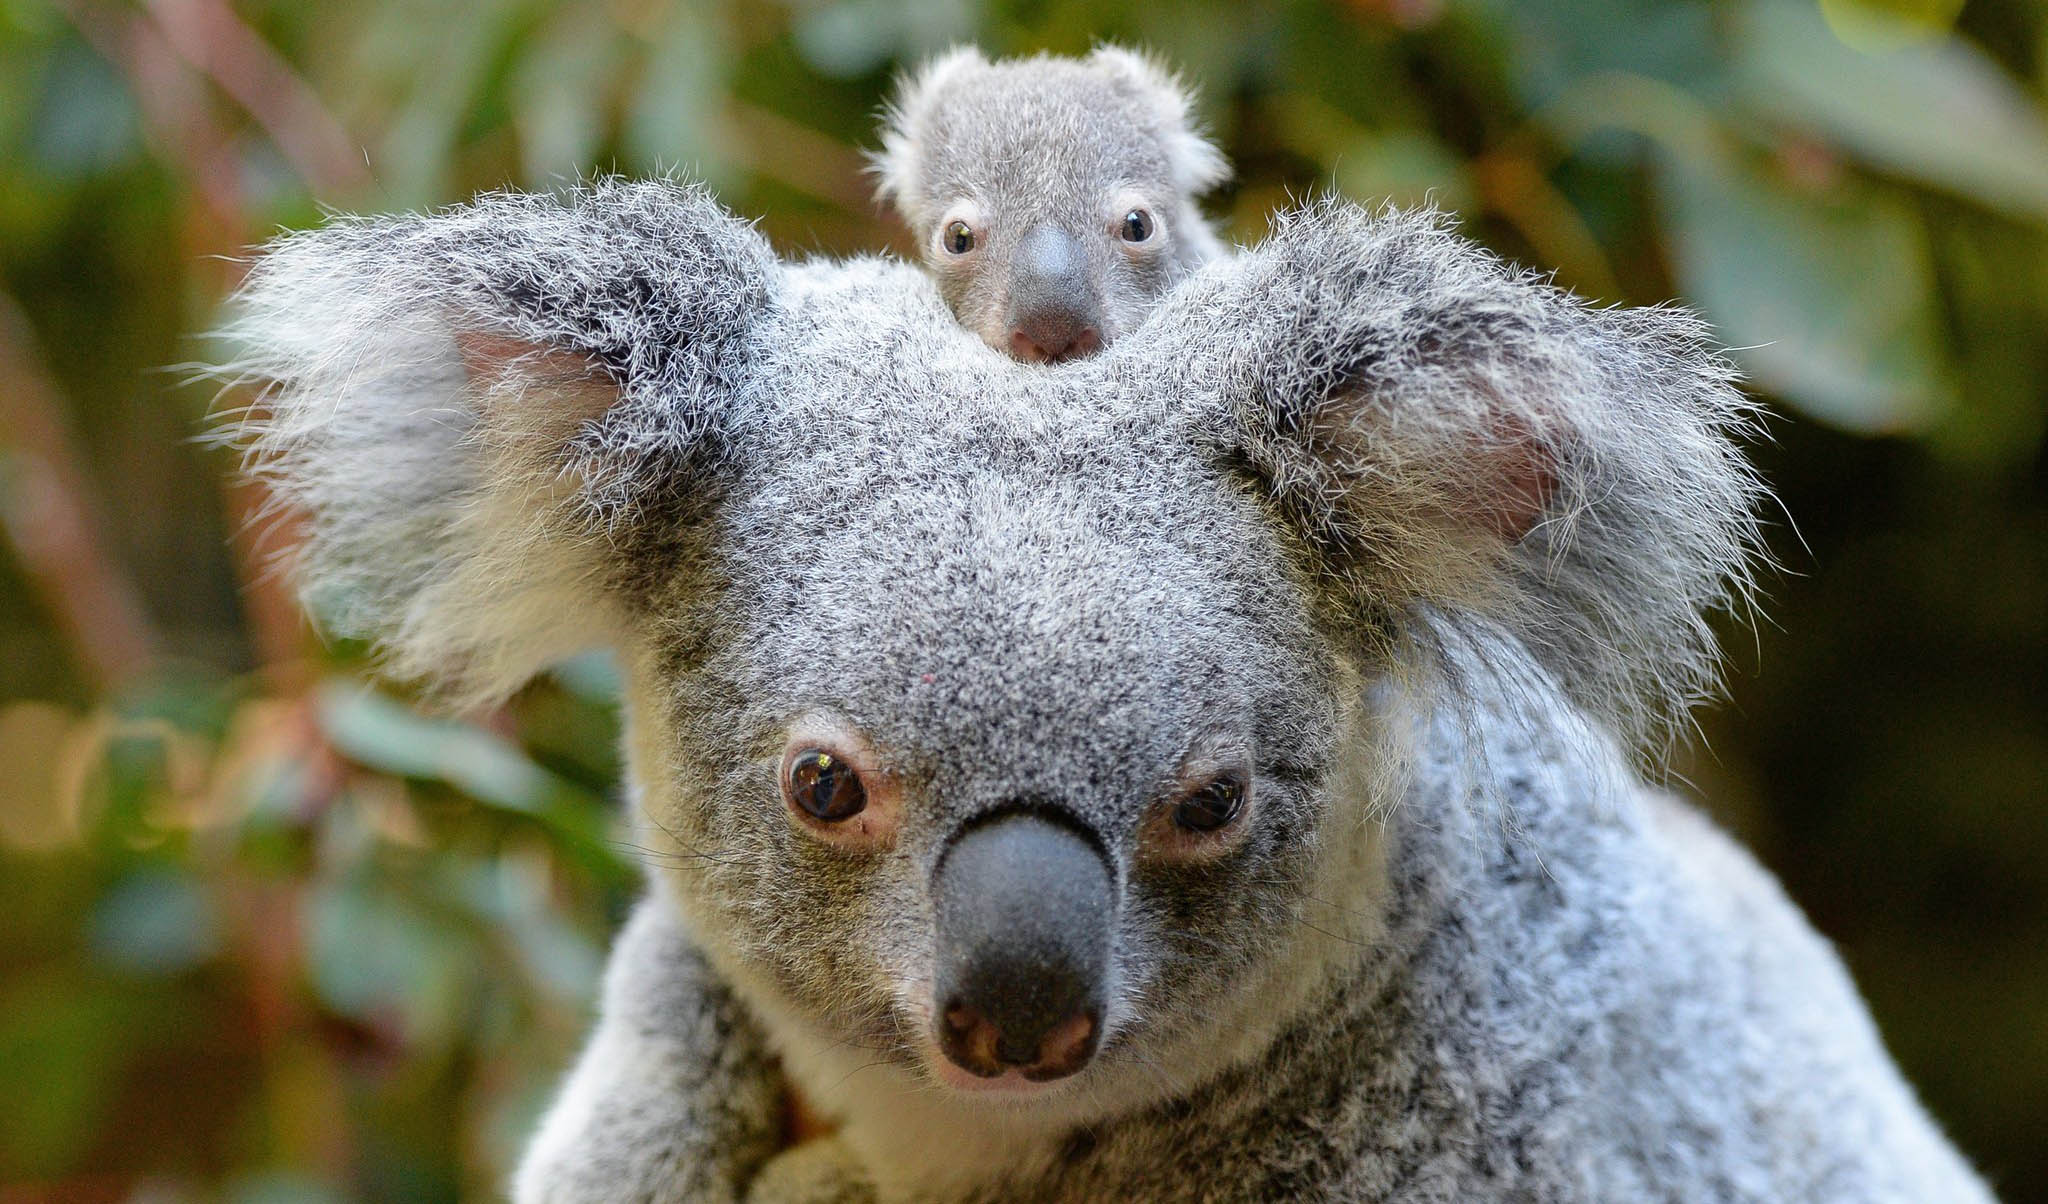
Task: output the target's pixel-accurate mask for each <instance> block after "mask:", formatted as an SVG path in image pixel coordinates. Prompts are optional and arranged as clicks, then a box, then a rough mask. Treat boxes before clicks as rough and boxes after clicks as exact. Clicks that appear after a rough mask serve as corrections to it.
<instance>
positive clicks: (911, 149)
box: [868, 46, 989, 225]
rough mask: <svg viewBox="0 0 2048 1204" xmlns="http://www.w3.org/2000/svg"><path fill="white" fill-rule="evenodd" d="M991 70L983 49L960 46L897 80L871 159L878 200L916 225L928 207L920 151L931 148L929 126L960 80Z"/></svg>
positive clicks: (869, 158) (869, 159) (885, 110)
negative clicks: (879, 146)
mask: <svg viewBox="0 0 2048 1204" xmlns="http://www.w3.org/2000/svg"><path fill="white" fill-rule="evenodd" d="M988 68H989V61H988V59H987V58H985V57H983V55H982V53H981V51H980V50H979V49H977V48H976V47H973V46H955V47H953V48H952V49H951V50H947V51H945V52H943V53H941V54H938V55H934V56H933V57H932V58H929V59H927V60H925V63H924V65H923V66H921V67H919V68H918V69H917V70H915V71H912V72H909V73H906V74H905V75H903V76H902V77H901V78H900V79H898V81H897V83H896V94H895V96H894V97H893V98H892V99H891V100H890V101H889V103H888V104H887V105H886V106H885V107H884V108H883V110H882V149H881V150H879V151H876V152H874V153H872V154H870V155H869V156H868V171H869V172H870V173H871V174H873V176H874V177H875V198H876V199H877V200H879V201H881V202H883V203H884V204H887V205H890V206H892V207H894V208H895V210H896V212H897V213H899V214H901V215H902V217H903V220H904V221H906V222H909V223H911V224H913V225H914V224H916V222H917V220H918V215H917V210H918V207H919V206H920V205H921V204H922V203H923V200H922V193H921V190H920V188H919V184H918V180H919V179H920V178H921V177H922V176H923V174H924V164H923V161H922V159H921V158H920V155H919V148H920V147H924V146H929V145H930V144H931V138H930V135H929V133H928V131H927V127H928V126H929V125H930V123H931V120H932V117H933V115H934V114H935V113H936V112H937V110H938V105H939V101H940V98H941V97H942V96H944V95H945V93H946V92H947V91H948V90H950V89H951V88H952V87H953V86H954V85H955V84H957V83H958V82H959V81H960V80H961V79H963V78H965V77H967V76H970V75H973V74H974V73H976V72H979V71H986V70H988Z"/></svg>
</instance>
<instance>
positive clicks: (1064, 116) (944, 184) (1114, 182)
mask: <svg viewBox="0 0 2048 1204" xmlns="http://www.w3.org/2000/svg"><path fill="white" fill-rule="evenodd" d="M1192 108H1193V102H1192V99H1191V97H1190V93H1189V89H1188V88H1187V86H1186V85H1185V84H1184V83H1183V82H1182V81H1181V80H1180V79H1178V78H1177V77H1176V76H1174V75H1173V73H1172V72H1170V71H1168V70H1167V69H1166V68H1164V67H1162V66H1160V65H1159V64H1158V63H1156V62H1155V61H1153V60H1152V59H1150V58H1147V57H1146V56H1144V55H1141V54H1138V53H1135V52H1133V51H1130V50H1124V49H1121V48H1118V47H1113V46H1103V47H1099V48H1098V49H1096V50H1095V51H1094V52H1092V53H1090V54H1089V55H1087V56H1086V57H1083V58H1078V59H1077V58H1066V57H1062V56H1057V55H1048V54H1040V55H1035V56H1032V57H1030V58H1018V59H1002V60H998V61H995V62H990V61H989V60H988V59H986V58H984V57H982V54H981V52H980V51H978V50H975V49H974V48H972V47H961V48H959V49H955V50H952V51H949V52H948V53H946V54H943V55H940V56H938V57H937V58H934V59H932V60H931V61H930V62H928V63H926V64H925V65H924V66H923V67H922V68H920V69H919V70H917V71H916V72H913V73H911V74H909V75H906V76H905V77H904V78H903V79H902V80H900V81H899V82H898V85H897V94H896V98H895V100H894V101H893V102H892V103H891V104H890V106H889V109H888V112H887V114H886V117H885V121H884V131H883V136H882V149H881V150H880V151H879V152H877V153H876V154H875V156H874V173H875V178H876V190H877V193H878V195H879V197H880V198H881V200H882V201H884V202H885V203H887V204H890V205H892V206H893V207H894V208H895V210H896V212H897V213H898V214H899V215H900V216H901V217H902V219H903V221H904V224H905V225H907V226H909V228H910V231H911V233H912V235H913V236H914V237H915V239H916V242H917V247H918V254H919V255H920V256H921V257H922V258H923V260H924V262H925V265H926V266H927V267H929V268H930V269H931V271H932V274H933V276H934V277H935V278H936V279H937V280H938V283H939V291H940V293H941V295H943V296H944V297H945V298H946V302H947V304H948V305H949V306H951V307H952V309H953V312H954V314H955V315H956V316H957V317H958V318H959V319H960V321H961V322H962V323H963V324H964V325H966V326H967V327H968V329H970V330H973V331H974V332H975V333H977V334H979V335H981V337H982V339H983V340H984V341H985V342H987V343H988V344H989V346H991V347H994V348H996V349H997V350H999V351H1005V352H1008V351H1011V350H1012V344H1011V334H1012V325H1011V323H1010V321H1009V320H1008V318H1009V316H1010V313H1011V301H1012V292H1011V290H1012V284H1013V275H1014V270H1015V266H1016V263H1017V258H1018V254H1019V245H1020V243H1021V242H1022V241H1023V239H1024V238H1025V236H1026V235H1027V234H1028V233H1029V232H1030V231H1032V230H1033V229H1034V228H1037V227H1040V226H1045V225H1050V226H1052V227H1054V228H1056V229H1058V230H1061V231H1065V232H1067V233H1069V234H1071V235H1073V236H1074V237H1075V238H1076V240H1077V242H1078V244H1079V246H1080V247H1081V248H1082V249H1083V250H1084V251H1085V254H1086V277H1087V281H1088V284H1089V286H1090V288H1091V289H1092V291H1093V294H1094V297H1095V299H1096V300H1097V301H1098V303H1099V305H1100V310H1101V315H1102V318H1103V324H1102V327H1101V331H1100V334H1101V342H1102V343H1103V344H1105V345H1106V344H1108V343H1109V342H1111V341H1113V340H1114V339H1116V338H1119V337H1121V336H1122V335H1123V334H1125V333H1127V332H1128V331H1129V330H1130V329H1132V328H1133V327H1134V326H1136V325H1137V323H1138V322H1139V321H1140V320H1141V319H1142V318H1143V317H1144V314H1145V312H1146V311H1147V310H1149V309H1150V308H1151V307H1152V305H1153V303H1154V302H1156V301H1157V300H1158V298H1159V297H1160V296H1161V295H1162V294H1163V293H1164V292H1165V291H1166V290H1167V289H1168V288H1170V287H1172V286H1173V285H1174V284H1175V283H1177V282H1179V281H1180V280H1181V279H1182V278H1183V277H1185V276H1186V275H1187V274H1188V273H1189V272H1190V271H1192V270H1194V269H1195V268H1196V267H1198V266H1200V265H1201V264H1202V263H1204V262H1206V261H1208V260H1210V259H1213V258H1215V257H1216V256H1217V255H1219V254H1221V253H1222V244H1221V243H1220V242H1219V241H1218V240H1217V237H1216V234H1215V232H1214V231H1213V230H1212V229H1211V228H1210V227H1209V223H1208V222H1207V221H1206V220H1205V219H1204V218H1203V216H1202V211H1201V208H1200V206H1199V204H1198V202H1199V201H1200V199H1201V198H1202V196H1203V195H1204V194H1206V193H1207V192H1208V191H1209V190H1210V189H1212V188H1214V187H1215V186H1216V185H1217V184H1219V183H1221V182H1222V181H1223V180H1224V179H1226V178H1227V177H1228V175H1229V166H1228V165H1227V164H1226V163H1225V162H1224V159H1223V156H1222V155H1221V154H1220V153H1218V152H1217V150H1216V148H1215V147H1214V146H1211V145H1210V144H1209V143H1208V141H1206V140H1205V139H1204V138H1203V137H1202V135H1201V133H1200V132H1199V130H1197V128H1196V126H1195V123H1194V119H1193V115H1192ZM1133 207H1138V208H1144V209H1146V210H1148V211H1149V212H1151V213H1153V214H1154V215H1156V217H1157V219H1158V229H1157V232H1156V233H1155V234H1154V236H1153V237H1152V238H1151V239H1150V240H1149V241H1148V242H1146V243H1145V244H1143V245H1141V246H1133V245H1131V244H1128V243H1126V242H1124V241H1122V240H1121V239H1120V237H1119V235H1118V233H1117V230H1118V227H1119V224H1120V223H1121V222H1122V220H1123V217H1124V215H1125V213H1126V212H1128V211H1129V210H1130V209H1132V208H1133ZM961 216H965V217H967V218H969V219H970V224H972V225H974V226H975V227H976V229H977V231H978V232H979V243H978V245H977V246H976V247H975V249H974V251H973V252H971V253H970V254H968V255H964V256H955V255H952V254H949V253H948V252H947V251H946V250H945V249H944V247H943V245H942V241H941V240H942V235H943V233H944V231H945V228H946V227H947V225H948V224H950V223H951V222H952V221H953V220H954V219H955V218H956V217H961Z"/></svg>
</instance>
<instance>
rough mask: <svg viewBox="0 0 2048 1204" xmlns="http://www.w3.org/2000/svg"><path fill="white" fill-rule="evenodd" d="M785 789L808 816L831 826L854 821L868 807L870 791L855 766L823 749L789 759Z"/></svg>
mask: <svg viewBox="0 0 2048 1204" xmlns="http://www.w3.org/2000/svg"><path fill="white" fill-rule="evenodd" d="M784 789H786V790H788V791H789V797H790V798H791V799H792V800H793V801H794V802H795V803H796V805H797V806H799V807H802V808H803V809H804V813H805V814H807V815H809V816H810V817H811V818H813V819H817V820H822V821H824V822H825V823H828V824H832V823H838V822H839V821H840V820H843V819H851V818H853V817H854V816H856V815H859V814H860V813H861V811H862V809H863V808H865V807H866V806H867V805H868V792H867V788H866V787H865V786H863V785H861V781H860V775H859V774H857V773H855V772H854V771H853V766H852V765H850V764H848V763H847V762H846V760H845V758H843V757H840V756H837V755H835V754H833V753H829V752H826V751H825V750H824V749H821V748H811V749H805V750H804V751H803V752H800V753H798V754H797V755H796V756H795V757H792V758H791V759H790V762H789V780H788V781H787V782H785V783H784Z"/></svg>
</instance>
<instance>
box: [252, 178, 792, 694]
mask: <svg viewBox="0 0 2048 1204" xmlns="http://www.w3.org/2000/svg"><path fill="white" fill-rule="evenodd" d="M776 270H777V265H776V263H775V260H774V258H773V255H772V253H771V252H770V251H769V249H768V247H767V245H766V243H765V242H764V241H763V240H762V239H761V238H760V237H759V235H757V234H756V233H755V232H754V231H753V229H752V228H751V227H749V226H748V225H746V224H745V223H743V222H741V221H739V220H738V219H736V218H734V217H733V216H732V215H730V214H729V213H727V212H725V211H724V210H723V209H721V208H719V206H718V205H717V204H716V203H714V202H713V201H712V200H711V199H710V198H709V197H708V196H707V195H706V194H705V193H704V192H703V191H702V190H700V189H696V188H690V187H684V186H679V185H676V184H671V183H665V182H655V183H626V182H620V181H600V182H597V183H594V184H592V185H590V186H589V187H587V188H583V189H579V190H577V191H575V192H574V193H572V194H570V195H567V196H565V197H548V196H531V195H515V194H505V195H495V196H488V197H484V198H482V199H480V200H478V201H476V202H474V203H472V204H469V205H466V206H461V207H458V208H454V209H449V210H444V211H442V212H439V213H435V214H432V215H429V216H400V217H382V218H342V219H339V220H336V221H334V222H331V223H330V224H328V225H327V226H325V227H323V228H321V229H317V230H311V231H306V232H302V233H297V234H290V235H286V236H284V237H283V238H280V239H279V240H278V241H276V242H275V243H273V244H272V245H271V246H270V247H269V248H268V249H267V250H266V251H265V252H264V254H263V255H262V257H261V258H260V259H258V260H257V261H256V263H255V265H254V267H253V269H252V270H251V272H250V274H249V277H248V279H247V281H246V282H245V284H244V285H243V288H242V290H241V291H240V293H239V294H238V295H237V296H236V298H235V299H234V301H233V303H232V304H233V310H232V313H233V315H234V316H233V317H232V319H231V321H230V322H229V324H228V325H227V326H225V327H224V328H223V329H222V331H221V334H222V336H224V337H225V338H226V339H227V340H228V341H229V343H230V345H231V346H232V347H233V349H234V355H235V358H234V359H233V360H232V361H231V362H230V363H228V364H226V365H224V366H223V368H222V369H221V372H222V373H223V375H226V376H228V377H229V378H231V379H233V380H235V381H244V382H250V383H253V384H255V385H257V386H259V388H260V392H259V393H258V395H257V397H256V400H255V402H254V404H252V405H250V406H249V407H247V408H246V409H245V410H243V411H242V412H241V413H240V414H239V416H237V417H236V418H235V419H234V421H233V422H232V424H231V426H230V429H229V430H228V431H227V432H226V433H227V434H228V436H229V437H230V438H231V439H232V440H233V441H235V442H238V443H239V444H240V445H242V446H243V447H244V448H245V450H246V453H247V456H248V465H249V469H250V471H251V472H252V473H254V474H255V475H258V476H260V477H262V478H264V479H266V480H267V481H268V482H269V483H270V484H271V485H272V487H273V489H274V490H275V492H276V494H277V496H278V498H279V499H280V501H281V502H282V503H283V504H285V505H288V506H290V507H292V508H293V509H294V510H296V511H297V512H299V513H300V514H301V515H302V516H303V520H304V523H305V531H304V539H303V541H302V543H301V546H300V547H298V548H297V549H295V551H296V554H297V563H296V569H297V572H298V575H299V578H300V583H301V585H302V587H303V589H304V590H305V591H306V593H307V594H308V598H309V602H310V603H311V605H312V609H313V610H314V612H315V614H316V615H318V616H320V617H321V618H322V619H323V620H324V621H325V622H326V623H327V624H328V625H329V626H330V627H331V628H332V629H334V630H336V631H338V632H340V633H342V634H345V635H350V636H360V637H366V638H371V639H375V640H377V641H379V642H380V643H381V644H382V645H383V647H384V648H385V649H386V651H387V652H388V653H389V654H390V656H391V659H392V660H393V662H394V667H395V668H396V669H397V670H398V671H399V672H401V673H404V674H406V675H408V676H418V677H422V678H425V679H426V680H427V681H428V682H429V683H430V684H431V685H433V686H436V687H439V688H440V689H441V690H442V691H444V692H445V693H447V694H449V695H452V696H453V697H454V698H455V699H457V700H459V701H487V700H490V699H493V698H495V697H498V696H501V695H503V694H505V693H507V692H509V691H511V690H512V689H515V688H517V687H518V686H519V685H520V684H521V683H522V682H524V681H525V680H526V679H527V678H528V677H530V676H531V675H532V674H533V673H534V672H536V671H537V670H538V669H540V668H542V667H544V666H545V665H546V664H547V663H549V662H550V661H552V660H555V659H558V658H560V657H561V656H563V655H566V654H569V653H571V652H574V651H578V650H580V649H582V648H585V647H588V646H592V645H595V644H601V643H604V642H606V641H607V640H608V639H609V638H610V636H611V634H612V631H613V629H614V626H615V622H616V614H615V613H614V612H615V609H616V603H615V601H614V597H615V594H616V591H615V590H614V589H612V588H611V582H612V581H613V580H614V579H615V578H617V576H618V573H619V569H618V566H617V565H616V564H614V559H615V553H613V552H612V549H613V547H614V546H616V545H617V544H618V543H619V542H620V541H621V537H622V534H623V533H626V532H630V531H631V530H632V529H633V528H634V527H635V526H636V524H638V523H640V522H641V521H643V518H644V517H645V516H646V514H647V512H648V511H649V510H651V509H652V508H654V507H656V506H659V507H661V509H662V512H663V514H664V515H673V514H675V513H677V512H678V507H679V505H680V506H685V507H686V506H687V505H688V503H689V500H690V499H691V498H693V497H697V498H701V497H702V496H703V495H704V494H705V493H706V492H707V491H708V490H709V489H710V488H711V486H712V484H713V483H714V482H713V481H712V479H711V477H710V475H709V474H710V471H711V469H712V468H714V467H715V465H716V464H717V462H718V460H719V459H720V457H721V456H722V454H723V441H724V439H725V433H726V432H727V431H728V430H729V429H730V427H731V425H732V416H731V414H730V410H731V409H732V407H733V403H734V395H735V382H736V380H737V379H738V377H739V376H740V375H741V374H742V373H744V372H745V371H746V370H747V368H748V357H749V351H748V348H749V344H750V339H751V337H752V336H753V334H754V332H755V331H756V329H757V328H758V327H759V326H761V325H762V324H763V322H764V320H765V318H766V316H767V315H768V314H769V312H770V311H771V310H772V308H773V306H772V287H773V282H774V279H775V273H776ZM679 499H680V501H679Z"/></svg>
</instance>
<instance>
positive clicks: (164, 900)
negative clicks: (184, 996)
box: [92, 870, 220, 974]
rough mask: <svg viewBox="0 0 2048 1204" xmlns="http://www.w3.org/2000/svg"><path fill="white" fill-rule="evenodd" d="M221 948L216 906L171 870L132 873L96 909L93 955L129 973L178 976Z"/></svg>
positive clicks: (93, 924)
mask: <svg viewBox="0 0 2048 1204" xmlns="http://www.w3.org/2000/svg"><path fill="white" fill-rule="evenodd" d="M219 944H220V933H219V921H218V920H217V919H216V917H215V916H214V911H213V904H212V903H211V901H209V900H208V899H207V897H206V895H205V894H204V893H202V892H201V891H200V889H199V886H198V884H197V883H196V882H194V881H193V880H192V879H191V878H190V877H188V876H186V875H184V874H180V873H176V872H172V871H170V870H143V871H140V872H138V873H134V874H130V875H129V876H128V877H126V878H124V879H123V880H122V881H121V882H120V883H119V884H118V885H116V886H115V887H114V888H113V889H112V890H110V891H108V892H107V894H106V896H105V897H104V898H102V899H101V900H100V901H99V904H98V906H96V907H95V908H94V909H93V916H92V948H93V952H94V953H95V954H96V955H97V956H98V957H99V958H100V960H101V961H103V962H106V963H108V964H109V965H113V966H116V967H119V968H120V969H123V970H128V971H131V972H134V973H139V974H174V973H176V972H178V971H180V970H184V969H187V968H189V967H191V966H194V965H197V964H198V963H200V962H202V961H204V960H206V959H207V958H209V957H211V956H213V954H214V951H215V950H216V949H217V948H218V947H219Z"/></svg>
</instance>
